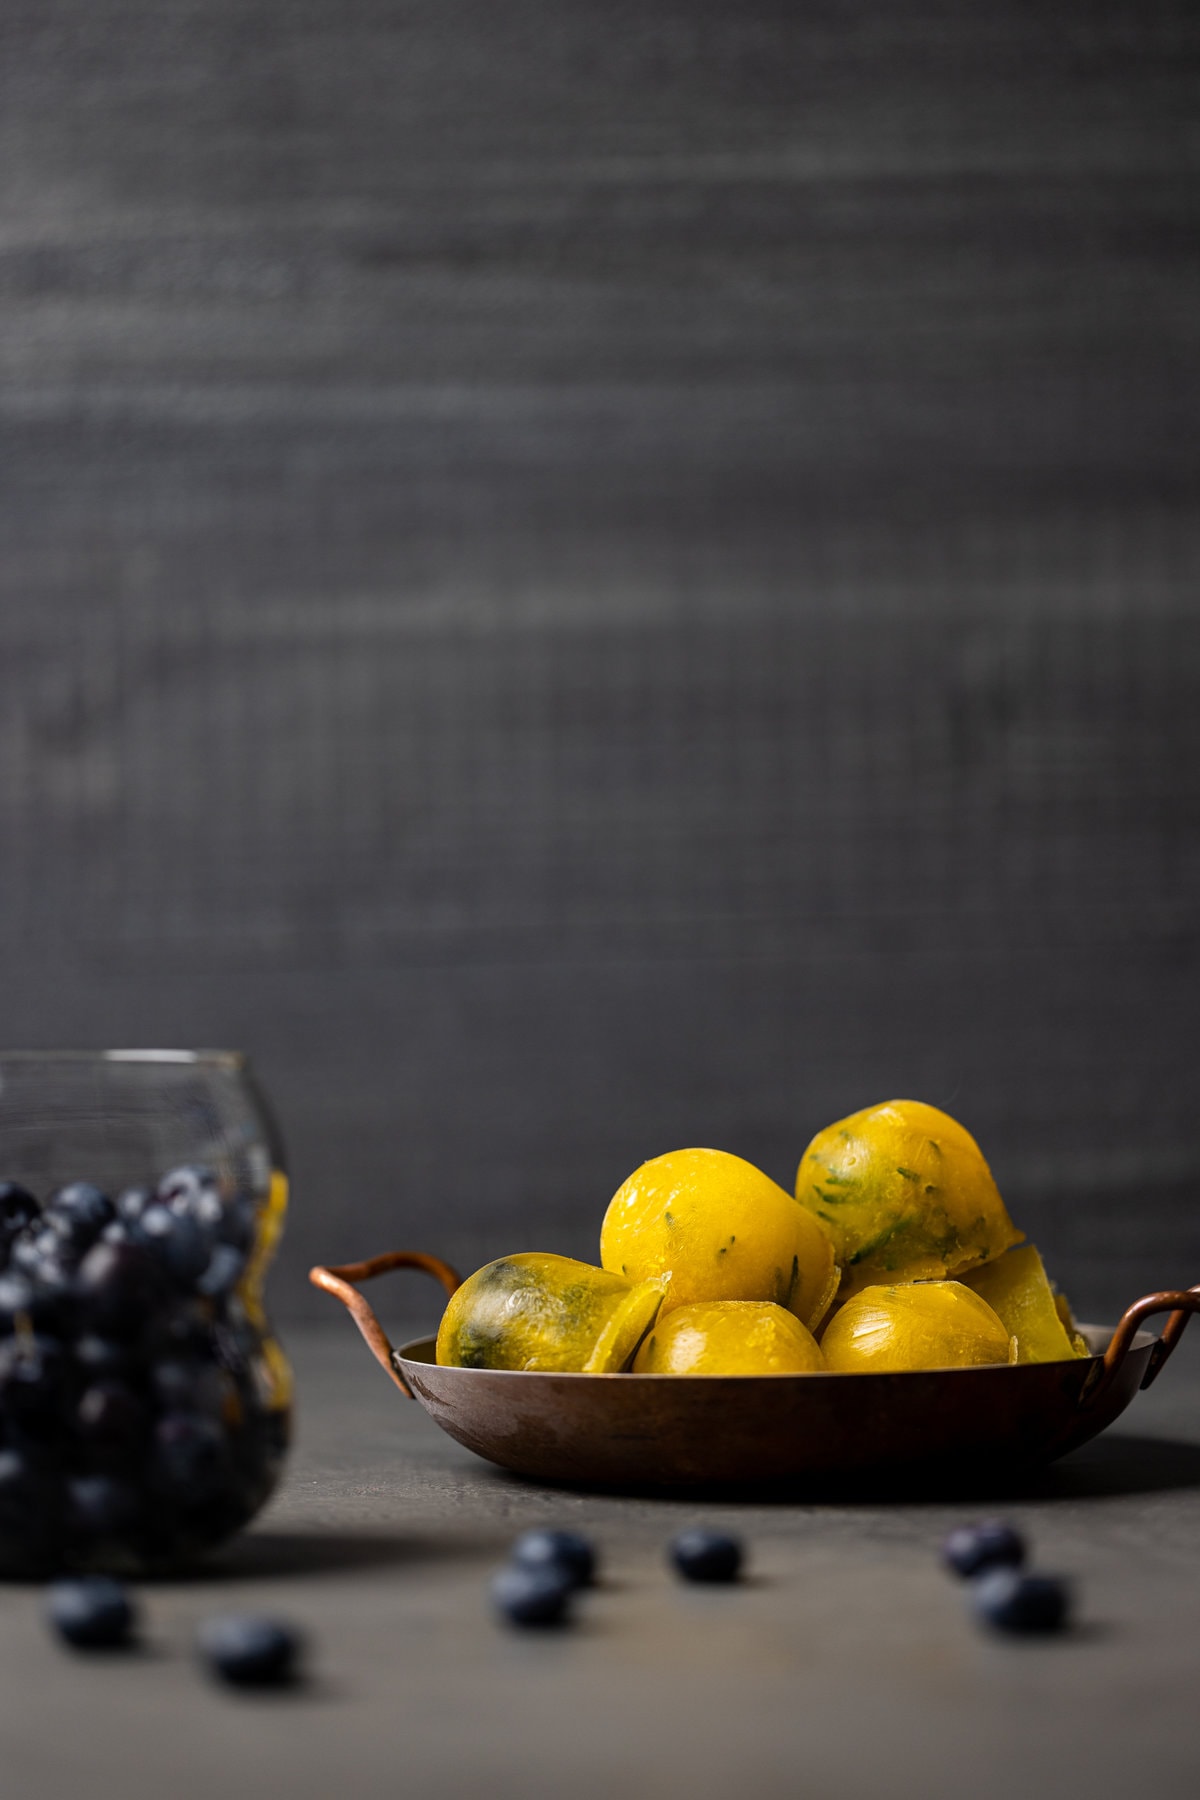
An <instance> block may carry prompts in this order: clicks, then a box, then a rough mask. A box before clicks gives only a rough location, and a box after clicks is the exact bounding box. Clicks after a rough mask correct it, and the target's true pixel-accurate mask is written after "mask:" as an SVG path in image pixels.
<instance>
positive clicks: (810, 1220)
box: [600, 1150, 838, 1327]
mask: <svg viewBox="0 0 1200 1800" xmlns="http://www.w3.org/2000/svg"><path fill="white" fill-rule="evenodd" d="M600 1260H601V1262H602V1263H603V1264H604V1267H605V1268H606V1269H610V1270H611V1271H612V1272H613V1274H615V1275H622V1276H624V1278H625V1279H626V1280H627V1281H647V1280H661V1281H662V1282H663V1284H664V1290H665V1291H664V1295H663V1311H664V1313H665V1312H670V1311H672V1310H673V1309H674V1308H675V1307H677V1306H687V1305H690V1303H691V1302H692V1301H694V1300H770V1301H773V1302H774V1303H775V1304H776V1305H778V1306H786V1307H787V1308H788V1310H789V1311H790V1312H793V1313H795V1314H796V1316H797V1318H799V1319H800V1320H801V1321H802V1322H803V1323H804V1324H805V1325H808V1326H810V1327H813V1326H816V1325H817V1324H819V1323H820V1321H821V1319H822V1318H823V1317H824V1315H825V1313H826V1311H827V1310H828V1307H829V1303H830V1300H831V1299H832V1297H833V1294H834V1292H835V1291H836V1288H837V1277H838V1271H837V1268H836V1267H835V1264H834V1255H833V1246H832V1244H831V1242H830V1238H829V1234H828V1233H827V1232H826V1230H825V1229H824V1227H823V1226H822V1224H821V1223H820V1221H819V1220H818V1219H817V1218H816V1217H815V1216H814V1215H813V1214H812V1213H810V1212H808V1211H807V1210H806V1209H805V1208H804V1207H802V1206H797V1204H796V1202H795V1200H794V1199H793V1198H792V1196H791V1195H790V1194H789V1193H787V1192H785V1190H784V1189H783V1188H781V1187H779V1186H778V1185H777V1184H776V1183H775V1182H773V1181H772V1180H771V1179H770V1177H769V1176H767V1175H764V1174H763V1172H762V1170H761V1169H756V1168H755V1167H754V1164H753V1163H748V1162H745V1161H743V1159H742V1158H741V1157H740V1156H731V1155H730V1154H729V1153H728V1151H725V1150H673V1151H671V1152H670V1153H669V1154H668V1155H667V1156H656V1157H655V1158H654V1159H653V1161H651V1162H646V1163H643V1164H642V1166H641V1168H640V1169H635V1170H634V1172H633V1174H632V1175H631V1176H630V1177H629V1179H628V1181H626V1182H625V1183H624V1184H623V1185H622V1186H621V1187H619V1188H618V1189H617V1192H616V1193H615V1194H614V1195H613V1197H612V1200H611V1201H610V1202H609V1207H608V1211H607V1213H606V1214H605V1215H604V1224H603V1227H602V1229H601V1232H600Z"/></svg>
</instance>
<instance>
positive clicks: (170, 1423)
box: [154, 1412, 230, 1502]
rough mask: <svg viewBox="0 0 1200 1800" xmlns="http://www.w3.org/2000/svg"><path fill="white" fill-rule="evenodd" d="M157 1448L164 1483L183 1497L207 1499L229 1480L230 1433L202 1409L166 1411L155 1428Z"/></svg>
mask: <svg viewBox="0 0 1200 1800" xmlns="http://www.w3.org/2000/svg"><path fill="white" fill-rule="evenodd" d="M154 1451H155V1467H156V1472H157V1475H158V1478H159V1481H160V1483H161V1484H162V1485H163V1486H165V1487H167V1488H168V1489H172V1490H174V1492H175V1493H176V1494H178V1495H179V1496H180V1497H182V1498H186V1499H188V1500H189V1501H195V1502H199V1501H203V1500H207V1499H210V1498H211V1497H212V1496H213V1494H214V1493H216V1492H217V1491H218V1490H220V1489H222V1488H223V1487H224V1486H225V1485H226V1483H227V1480H228V1477H229V1473H230V1471H229V1443H228V1440H227V1437H226V1434H225V1432H224V1431H222V1429H221V1427H220V1426H219V1425H218V1424H217V1422H216V1421H215V1420H214V1419H210V1418H206V1417H205V1416H204V1415H203V1414H202V1413H194V1412H171V1413H167V1414H165V1415H164V1417H163V1418H161V1419H160V1420H159V1421H158V1424H157V1425H156V1426H155V1428H154Z"/></svg>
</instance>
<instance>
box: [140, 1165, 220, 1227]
mask: <svg viewBox="0 0 1200 1800" xmlns="http://www.w3.org/2000/svg"><path fill="white" fill-rule="evenodd" d="M154 1197H155V1199H156V1200H159V1201H161V1203H162V1204H163V1205H164V1206H170V1207H172V1208H174V1209H175V1210H176V1211H179V1212H192V1213H194V1214H195V1215H196V1216H199V1215H200V1214H203V1213H210V1214H211V1201H212V1198H213V1197H215V1199H216V1202H217V1206H218V1207H220V1203H221V1190H220V1186H219V1184H218V1182H217V1178H216V1176H215V1175H214V1173H213V1171H212V1170H211V1169H205V1168H201V1167H198V1166H192V1165H185V1166H184V1167H183V1168H179V1169H169V1170H168V1171H167V1173H166V1174H165V1175H164V1176H162V1178H161V1179H160V1181H159V1183H158V1186H157V1187H156V1188H155V1190H154Z"/></svg>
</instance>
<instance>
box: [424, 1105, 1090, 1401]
mask: <svg viewBox="0 0 1200 1800" xmlns="http://www.w3.org/2000/svg"><path fill="white" fill-rule="evenodd" d="M1023 1236H1024V1234H1023V1233H1022V1232H1020V1231H1018V1230H1017V1229H1016V1228H1015V1226H1014V1225H1013V1222H1012V1220H1011V1219H1010V1218H1009V1216H1008V1211H1007V1209H1006V1207H1005V1205H1004V1202H1003V1200H1002V1199H1001V1197H1000V1193H999V1190H998V1189H997V1187H996V1183H995V1181H994V1180H993V1179H992V1173H991V1170H990V1169H989V1168H988V1165H987V1163H986V1162H985V1160H984V1158H983V1154H982V1152H981V1151H980V1149H979V1146H978V1144H976V1142H975V1140H974V1138H973V1137H971V1135H970V1133H969V1132H967V1131H965V1130H964V1129H963V1127H962V1126H961V1125H960V1124H959V1123H958V1122H957V1120H955V1119H952V1118H950V1116H949V1115H948V1114H947V1113H944V1112H940V1111H939V1110H938V1109H937V1108H936V1107H933V1106H926V1105H924V1104H923V1103H922V1102H921V1101H918V1100H889V1101H888V1102H886V1104H884V1105H882V1106H873V1107H869V1108H867V1109H866V1110H864V1111H863V1112H858V1113H854V1114H852V1115H851V1117H850V1118H848V1119H840V1120H838V1122H837V1123H836V1124H834V1125H830V1126H828V1127H827V1128H826V1129H825V1130H824V1131H820V1132H818V1133H817V1135H816V1137H815V1138H814V1139H813V1140H812V1143H811V1144H810V1145H809V1146H808V1149H807V1150H806V1151H805V1152H804V1155H803V1156H802V1157H801V1159H800V1167H799V1170H798V1172H797V1176H796V1191H795V1194H794V1195H792V1194H789V1193H787V1192H785V1190H784V1189H783V1188H781V1187H779V1186H778V1185H777V1184H776V1183H775V1182H774V1181H772V1180H771V1179H770V1177H769V1176H767V1175H764V1174H763V1173H762V1171H761V1170H760V1169H756V1168H755V1167H754V1165H753V1164H752V1163H748V1162H746V1161H744V1160H743V1158H742V1157H740V1156H731V1155H730V1154H729V1153H728V1152H727V1151H724V1150H674V1151H671V1152H670V1153H669V1154H668V1155H666V1156H657V1157H655V1158H654V1159H653V1160H652V1161H650V1162H646V1163H643V1164H642V1165H641V1167H640V1168H638V1169H635V1170H634V1172H633V1174H632V1175H631V1176H630V1177H629V1179H628V1180H627V1181H626V1182H624V1183H622V1185H621V1187H619V1188H618V1189H617V1192H616V1193H615V1194H614V1195H613V1197H612V1200H611V1201H610V1202H609V1206H608V1211H607V1212H606V1213H605V1215H604V1223H603V1225H602V1226H601V1229H600V1266H599V1267H596V1266H595V1265H594V1264H592V1263H583V1262H576V1261H574V1260H573V1259H572V1258H570V1257H566V1256H553V1255H549V1254H545V1253H542V1252H537V1251H525V1252H522V1253H520V1254H518V1255H514V1256H503V1257H500V1258H499V1259H498V1260H497V1261H495V1262H491V1263H488V1264H487V1265H486V1266H485V1267H484V1268H482V1269H479V1270H478V1271H477V1272H476V1273H475V1274H474V1275H472V1276H471V1277H470V1278H469V1280H467V1281H465V1282H464V1283H463V1284H462V1286H461V1287H460V1288H459V1289H458V1291H457V1292H456V1293H455V1294H454V1296H453V1297H452V1299H451V1301H450V1304H449V1305H448V1306H447V1308H446V1312H445V1316H444V1317H443V1319H442V1323H441V1328H440V1330H439V1332H438V1339H437V1360H438V1362H439V1363H448V1364H455V1365H457V1366H459V1367H466V1368H483V1369H552V1370H558V1371H573V1372H579V1373H584V1374H593V1375H594V1374H603V1375H613V1374H620V1373H622V1372H625V1371H629V1370H631V1371H632V1372H633V1373H634V1374H635V1375H807V1374H814V1373H820V1372H828V1371H832V1372H835V1373H869V1372H872V1371H891V1370H897V1369H945V1368H967V1367H971V1366H973V1365H977V1364H984V1363H1009V1362H1056V1361H1064V1360H1069V1359H1071V1358H1073V1357H1076V1356H1086V1355H1088V1354H1089V1351H1088V1347H1087V1345H1086V1344H1085V1343H1084V1341H1083V1339H1082V1338H1081V1337H1079V1335H1078V1333H1077V1332H1076V1330H1075V1327H1074V1324H1073V1322H1072V1319H1071V1314H1070V1309H1069V1308H1068V1306H1067V1304H1066V1301H1065V1300H1064V1299H1063V1298H1062V1296H1061V1295H1059V1294H1057V1293H1056V1292H1055V1290H1054V1288H1053V1287H1052V1286H1051V1283H1050V1281H1049V1279H1048V1278H1047V1275H1046V1272H1045V1269H1044V1267H1043V1265H1042V1260H1041V1257H1040V1256H1039V1255H1038V1253H1037V1251H1036V1250H1035V1249H1034V1248H1033V1246H1032V1245H1025V1244H1024V1243H1023Z"/></svg>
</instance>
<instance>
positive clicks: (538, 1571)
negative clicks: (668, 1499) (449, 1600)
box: [492, 1528, 742, 1625]
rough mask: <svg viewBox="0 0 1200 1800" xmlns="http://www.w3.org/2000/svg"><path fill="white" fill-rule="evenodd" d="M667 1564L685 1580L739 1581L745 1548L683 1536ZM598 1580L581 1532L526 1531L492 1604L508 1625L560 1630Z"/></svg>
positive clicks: (702, 1533)
mask: <svg viewBox="0 0 1200 1800" xmlns="http://www.w3.org/2000/svg"><path fill="white" fill-rule="evenodd" d="M667 1559H668V1561H669V1562H670V1564H671V1567H672V1568H673V1569H674V1571H675V1573H676V1574H677V1575H679V1576H681V1577H682V1579H683V1580H684V1581H702V1582H727V1581H736V1580H737V1578H738V1575H739V1574H740V1572H741V1567H742V1546H741V1543H740V1541H739V1540H738V1539H737V1538H735V1537H730V1536H729V1534H728V1533H727V1532H724V1531H706V1530H703V1529H699V1528H697V1529H694V1530H692V1531H682V1532H680V1534H679V1536H678V1537H675V1538H672V1539H671V1542H670V1543H669V1544H668V1545H667ZM595 1579H596V1551H595V1548H594V1547H593V1545H592V1544H591V1543H589V1541H588V1539H587V1538H585V1537H581V1536H580V1534H579V1533H578V1532H577V1531H549V1530H536V1531H523V1532H522V1533H521V1535H520V1537H519V1538H518V1539H517V1540H516V1542H515V1544H514V1545H513V1547H512V1551H511V1553H510V1556H509V1561H508V1564H507V1566H506V1567H505V1568H503V1569H501V1570H500V1572H499V1574H497V1575H496V1576H494V1577H493V1580H492V1605H493V1606H494V1607H495V1609H496V1612H497V1613H498V1614H499V1616H500V1617H501V1618H502V1619H504V1620H505V1621H506V1623H508V1624H509V1625H562V1624H564V1623H565V1622H566V1620H567V1618H568V1617H569V1615H570V1608H571V1602H572V1600H573V1599H574V1597H575V1595H576V1594H577V1593H578V1592H579V1591H580V1589H581V1588H586V1587H591V1586H592V1585H593V1583H594V1582H595Z"/></svg>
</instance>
